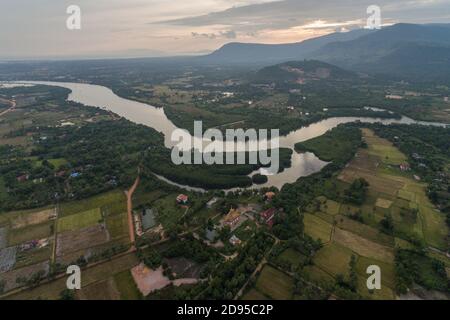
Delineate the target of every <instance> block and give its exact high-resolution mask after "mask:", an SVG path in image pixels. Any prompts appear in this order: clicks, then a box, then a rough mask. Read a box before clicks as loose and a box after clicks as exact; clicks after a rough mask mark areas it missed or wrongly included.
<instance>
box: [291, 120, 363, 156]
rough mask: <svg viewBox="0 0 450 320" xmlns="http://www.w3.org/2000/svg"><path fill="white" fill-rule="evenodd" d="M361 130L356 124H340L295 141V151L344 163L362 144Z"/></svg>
mask: <svg viewBox="0 0 450 320" xmlns="http://www.w3.org/2000/svg"><path fill="white" fill-rule="evenodd" d="M361 137H362V136H361V130H360V129H359V128H358V127H356V126H351V125H340V126H338V127H336V128H334V129H333V130H331V131H328V132H327V133H325V134H324V135H322V136H320V137H317V138H314V139H311V140H308V141H304V142H300V143H297V144H296V145H295V149H296V150H297V151H303V152H304V151H309V152H313V153H314V154H315V155H316V156H317V157H319V158H320V159H321V160H323V161H329V162H331V161H332V162H335V163H337V164H344V163H346V162H348V161H350V159H351V158H352V157H353V155H354V154H355V153H356V151H357V150H358V148H359V147H361V146H362V140H361Z"/></svg>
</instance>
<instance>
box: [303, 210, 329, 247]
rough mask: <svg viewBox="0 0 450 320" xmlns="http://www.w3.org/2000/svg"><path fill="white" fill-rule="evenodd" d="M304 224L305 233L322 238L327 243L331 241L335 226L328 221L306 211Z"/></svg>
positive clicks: (315, 237) (314, 237)
mask: <svg viewBox="0 0 450 320" xmlns="http://www.w3.org/2000/svg"><path fill="white" fill-rule="evenodd" d="M304 224H305V233H306V234H307V235H309V236H310V237H312V238H313V239H316V240H317V239H320V240H321V241H322V243H327V242H329V241H330V237H331V230H332V228H333V226H332V225H331V224H329V223H328V222H326V221H324V220H322V219H320V218H318V217H316V216H314V215H312V214H309V213H305V216H304Z"/></svg>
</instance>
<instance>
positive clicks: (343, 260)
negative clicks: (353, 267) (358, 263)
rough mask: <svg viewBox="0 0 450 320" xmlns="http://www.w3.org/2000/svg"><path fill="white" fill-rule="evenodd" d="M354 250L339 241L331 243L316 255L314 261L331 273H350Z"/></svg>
mask: <svg viewBox="0 0 450 320" xmlns="http://www.w3.org/2000/svg"><path fill="white" fill-rule="evenodd" d="M352 255H353V252H352V251H351V250H350V249H348V248H346V247H344V246H341V245H340V244H337V243H330V244H328V245H325V246H324V247H323V248H322V249H320V250H319V251H318V252H317V253H316V255H315V256H314V259H313V261H314V263H315V264H316V265H317V267H319V268H320V269H322V270H323V271H325V272H327V273H328V274H330V275H333V276H336V275H337V274H342V275H348V271H349V262H350V258H351V256H352Z"/></svg>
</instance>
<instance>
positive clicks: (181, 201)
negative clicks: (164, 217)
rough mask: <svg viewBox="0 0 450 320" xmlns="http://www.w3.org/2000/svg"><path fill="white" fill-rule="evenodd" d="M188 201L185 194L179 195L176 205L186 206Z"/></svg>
mask: <svg viewBox="0 0 450 320" xmlns="http://www.w3.org/2000/svg"><path fill="white" fill-rule="evenodd" d="M188 201H189V197H188V196H187V195H185V194H180V195H178V197H177V203H178V204H186V203H188Z"/></svg>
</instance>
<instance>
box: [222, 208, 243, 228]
mask: <svg viewBox="0 0 450 320" xmlns="http://www.w3.org/2000/svg"><path fill="white" fill-rule="evenodd" d="M240 219H241V213H240V212H239V211H238V210H236V209H233V208H231V209H230V212H228V214H227V215H226V216H225V218H224V219H223V222H224V224H225V225H227V226H229V227H231V228H232V227H234V226H235V225H236V224H237V223H238V222H239V220H240Z"/></svg>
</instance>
